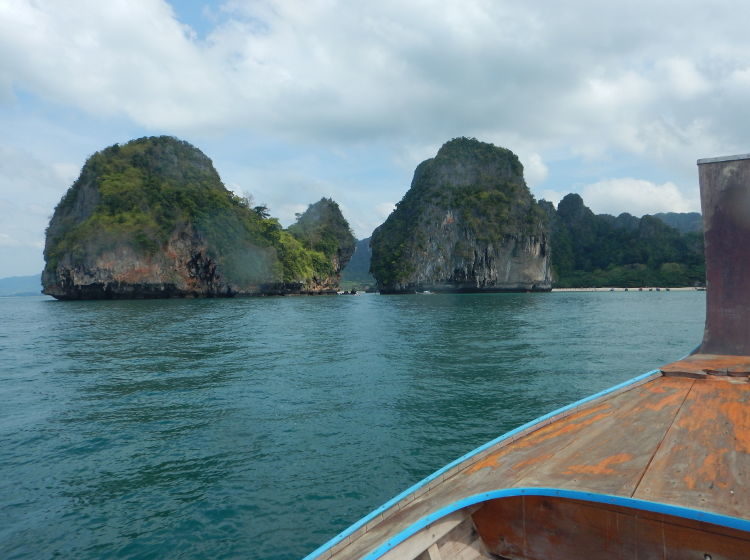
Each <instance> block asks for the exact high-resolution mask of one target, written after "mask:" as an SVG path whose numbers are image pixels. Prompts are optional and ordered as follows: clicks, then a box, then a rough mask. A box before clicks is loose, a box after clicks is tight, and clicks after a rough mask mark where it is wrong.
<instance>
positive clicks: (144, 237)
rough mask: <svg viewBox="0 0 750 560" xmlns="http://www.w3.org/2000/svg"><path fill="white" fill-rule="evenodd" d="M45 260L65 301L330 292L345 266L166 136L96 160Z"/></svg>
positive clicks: (52, 235)
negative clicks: (340, 267) (254, 204)
mask: <svg viewBox="0 0 750 560" xmlns="http://www.w3.org/2000/svg"><path fill="white" fill-rule="evenodd" d="M342 219H343V218H342ZM347 227H348V226H347ZM44 254H45V261H46V266H45V269H44V272H43V274H42V285H43V288H44V290H43V291H44V293H46V294H49V295H52V296H54V297H56V298H58V299H102V298H107V299H111V298H154V297H229V296H234V295H262V294H287V293H310V292H313V293H315V292H328V291H332V290H335V289H336V286H335V285H331V284H330V283H329V282H327V279H328V277H329V276H330V274H328V273H329V271H330V270H331V269H333V268H335V267H336V266H338V264H337V263H334V262H332V260H331V259H327V258H326V257H325V256H323V255H321V254H320V253H319V252H317V251H314V250H308V249H306V248H305V247H304V246H303V245H302V244H301V243H300V241H298V240H297V239H296V238H295V237H294V236H293V235H291V234H290V233H289V232H287V231H285V230H283V229H282V228H281V226H280V225H279V223H278V220H276V219H274V218H270V217H269V216H268V213H267V209H266V208H265V207H255V208H251V207H250V203H249V201H248V200H246V199H242V198H240V197H237V196H236V195H234V194H232V193H231V192H230V191H228V190H227V189H226V188H225V187H224V185H223V183H222V182H221V179H220V178H219V175H218V173H217V172H216V170H215V169H214V167H213V164H212V163H211V160H210V159H209V158H208V157H206V156H205V155H204V154H203V153H202V152H201V151H200V150H198V149H197V148H195V147H193V146H191V145H190V144H188V143H187V142H182V141H180V140H177V139H175V138H171V137H164V136H163V137H156V138H141V139H139V140H134V141H132V142H129V143H127V144H125V145H123V146H119V145H115V146H111V147H109V148H107V149H105V150H102V151H101V152H98V153H96V154H94V155H93V156H91V157H90V158H89V159H88V161H87V162H86V164H85V165H84V167H83V170H82V171H81V175H80V176H79V178H78V180H77V181H76V182H75V183H74V184H73V185H72V186H71V188H70V189H69V190H68V192H67V193H66V194H65V196H64V197H63V199H62V200H61V201H60V203H59V204H58V206H57V208H56V209H55V212H54V215H53V217H52V219H51V221H50V225H49V227H48V229H47V239H46V244H45V251H44Z"/></svg>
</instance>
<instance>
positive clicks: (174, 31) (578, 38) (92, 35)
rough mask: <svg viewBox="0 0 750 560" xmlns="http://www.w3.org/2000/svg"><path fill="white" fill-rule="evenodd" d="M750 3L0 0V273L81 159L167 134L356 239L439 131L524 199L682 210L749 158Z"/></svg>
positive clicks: (24, 255) (23, 264)
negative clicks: (490, 166)
mask: <svg viewBox="0 0 750 560" xmlns="http://www.w3.org/2000/svg"><path fill="white" fill-rule="evenodd" d="M748 21H750V3H748V2H740V1H722V0H713V1H711V2H693V1H690V0H683V1H680V2H677V1H669V0H664V1H660V2H653V1H649V2H645V1H641V0H628V2H601V1H598V0H597V1H593V0H568V1H566V2H558V1H549V0H537V1H535V2H509V1H505V0H430V1H425V0H410V1H409V2H404V1H403V0H378V1H377V2H373V1H370V0H367V1H366V0H346V1H344V0H340V1H339V0H283V1H277V0H228V1H221V0H215V1H208V0H171V1H169V2H168V1H166V0H107V1H106V2H102V1H101V0H66V1H65V2H60V1H59V0H0V131H1V132H0V277H7V276H17V275H30V274H37V273H39V272H40V271H41V270H42V268H43V266H44V262H43V257H42V250H43V246H44V230H45V228H46V226H47V224H48V223H49V219H50V217H51V215H52V212H53V211H54V208H55V205H56V204H57V203H58V202H59V200H60V198H61V197H62V195H63V194H64V193H65V191H66V190H67V189H68V187H70V185H71V184H72V183H73V181H74V180H75V178H76V177H77V176H78V173H79V172H80V169H81V167H82V165H83V164H84V162H85V161H86V158H87V157H89V156H90V155H92V154H93V153H95V152H97V151H99V150H101V149H103V148H105V147H107V146H110V145H112V144H115V143H119V144H123V143H125V142H127V141H128V140H131V139H134V138H140V137H142V136H154V135H162V134H167V135H171V136H175V137H178V138H181V139H183V140H187V141H188V142H190V143H191V144H193V145H194V146H196V147H197V148H199V149H200V150H202V151H203V152H204V153H205V154H206V155H207V156H209V157H210V158H211V159H212V160H213V163H214V166H215V167H216V169H217V171H218V172H219V175H220V176H221V178H222V180H223V181H224V184H225V185H226V186H227V188H229V189H231V190H233V191H234V192H236V193H237V194H240V195H248V194H249V195H252V197H253V200H254V201H255V202H256V203H258V204H265V205H267V206H268V207H269V209H270V212H271V215H273V216H276V217H278V218H279V219H280V220H281V223H282V224H283V225H285V226H286V225H289V224H290V223H292V222H293V220H294V214H295V212H300V211H303V210H304V209H305V208H306V207H307V205H308V204H311V203H313V202H315V201H317V200H319V199H320V198H321V197H331V198H333V199H334V200H336V201H337V202H338V203H339V205H340V206H341V208H342V211H343V213H344V216H345V217H346V218H347V220H348V221H349V223H350V224H351V226H352V229H353V230H354V233H355V235H356V236H357V237H358V238H364V237H368V236H369V235H370V234H371V232H372V230H373V229H374V228H375V227H377V226H378V225H380V224H381V223H382V222H383V221H384V220H385V218H386V217H387V216H388V214H389V213H390V212H391V210H392V209H393V207H394V204H395V203H396V202H398V201H399V200H400V199H401V198H402V197H403V195H404V194H405V192H406V191H407V189H408V188H409V185H410V183H411V179H412V175H413V172H414V168H415V167H416V166H417V164H419V163H420V162H421V161H423V160H425V159H427V158H430V157H433V156H434V155H435V153H436V152H437V150H438V149H439V147H440V146H441V145H442V144H443V143H445V142H446V141H448V140H450V139H451V138H455V137H459V136H468V137H475V138H478V139H479V140H483V141H486V142H492V143H493V144H496V145H498V146H503V147H505V148H508V149H510V150H512V151H513V152H515V153H516V154H517V155H518V156H519V158H520V160H521V162H522V163H523V165H524V174H525V178H526V182H527V184H528V185H529V187H530V189H531V191H532V193H533V194H534V195H535V196H536V197H537V198H544V199H546V200H550V201H552V202H554V203H557V202H558V201H559V200H560V198H562V197H563V196H564V195H565V194H567V193H569V192H577V193H580V194H581V196H582V197H583V199H584V201H585V203H586V204H587V205H588V206H589V207H591V208H592V210H594V211H595V212H597V213H610V214H619V213H621V212H629V213H631V214H634V215H637V216H641V215H643V214H646V213H654V212H664V211H674V212H688V211H698V210H699V197H698V183H697V170H696V166H695V162H696V160H697V159H699V158H704V157H714V156H719V155H732V154H741V153H746V152H750V111H749V110H748V107H747V103H748V100H749V99H750V34H749V33H747V22H748Z"/></svg>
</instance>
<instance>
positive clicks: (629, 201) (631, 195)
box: [581, 178, 700, 216]
mask: <svg viewBox="0 0 750 560" xmlns="http://www.w3.org/2000/svg"><path fill="white" fill-rule="evenodd" d="M581 196H582V197H583V200H584V203H585V204H586V205H587V206H588V207H589V208H591V210H593V211H594V213H596V214H613V215H617V214H620V213H622V212H628V213H630V214H633V215H634V216H642V215H644V214H654V213H657V212H699V211H700V201H699V200H698V198H697V197H686V196H685V195H683V194H682V192H680V190H679V189H678V188H677V186H676V185H675V184H674V183H671V182H667V183H662V184H660V185H657V184H655V183H652V182H650V181H644V180H642V179H632V178H621V179H608V180H605V181H599V182H597V183H593V184H591V185H586V186H585V187H583V189H582V190H581Z"/></svg>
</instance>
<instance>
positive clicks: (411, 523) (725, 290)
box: [305, 154, 750, 560]
mask: <svg viewBox="0 0 750 560" xmlns="http://www.w3.org/2000/svg"><path fill="white" fill-rule="evenodd" d="M698 166H699V175H700V187H701V204H702V207H703V219H704V232H705V233H704V235H705V248H706V278H707V294H706V325H705V331H704V336H703V342H702V343H701V345H700V346H699V347H698V349H697V350H696V351H695V353H693V354H692V355H690V356H687V357H686V358H684V359H682V360H679V361H677V362H674V363H671V364H668V365H666V366H663V367H661V368H659V369H655V370H653V371H650V372H648V373H645V374H643V375H640V376H638V377H636V378H634V379H631V380H630V381H627V382H625V383H622V384H620V385H617V386H615V387H612V388H611V389H608V390H606V391H603V392H601V393H599V394H596V395H593V396H591V397H588V398H586V399H583V400H581V401H579V402H576V403H573V404H571V405H569V406H566V407H564V408H562V409H560V410H557V411H555V412H552V413H550V414H547V415H545V416H542V417H541V418H538V419H537V420H534V421H533V422H529V423H528V424H525V425H523V426H521V427H519V428H517V429H515V430H513V431H511V432H509V433H507V434H505V435H503V436H501V437H499V438H497V439H495V440H493V441H491V442H489V443H487V444H486V445H483V446H482V447H480V448H478V449H476V450H474V451H472V452H471V453H468V454H467V455H465V456H463V457H461V458H459V459H458V460H456V461H454V462H453V463H451V464H449V465H447V466H446V467H444V468H442V469H440V470H439V471H437V472H436V473H434V474H433V475H431V476H429V477H428V478H426V479H425V480H423V481H421V482H419V483H418V484H416V485H415V486H413V487H412V488H410V489H408V490H406V491H405V492H403V493H402V494H400V495H398V496H396V497H395V498H393V499H392V500H391V501H389V502H388V503H386V504H384V505H383V506H381V507H380V508H378V509H377V510H375V511H373V512H372V513H370V514H369V515H368V516H366V517H365V518H363V519H361V520H360V521H359V522H357V523H355V524H354V525H352V526H351V527H350V528H349V529H347V530H345V531H344V532H342V533H341V534H339V535H338V536H336V537H335V538H333V539H331V540H330V541H329V542H328V543H326V544H325V545H323V546H321V547H320V548H319V549H317V550H315V551H314V552H312V553H311V554H310V555H308V556H307V557H306V559H305V560H313V559H317V560H327V559H329V558H333V559H355V558H357V559H359V558H364V559H368V560H374V559H376V558H383V559H388V560H393V559H404V560H410V559H417V560H441V559H446V560H447V559H449V558H451V559H452V558H457V559H462V560H473V559H479V558H495V559H498V558H499V559H512V560H555V559H557V560H572V559H576V560H579V559H594V558H606V559H612V560H619V559H623V560H625V559H628V560H631V559H638V560H643V559H652V558H653V559H663V560H667V559H669V560H672V559H686V560H687V559H691V560H719V559H722V560H727V559H731V560H748V559H750V154H748V155H742V156H731V157H724V158H712V159H703V160H699V161H698Z"/></svg>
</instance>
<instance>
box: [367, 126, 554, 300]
mask: <svg viewBox="0 0 750 560" xmlns="http://www.w3.org/2000/svg"><path fill="white" fill-rule="evenodd" d="M547 224H548V216H547V214H546V212H545V211H544V210H543V209H542V208H541V207H540V206H539V205H538V204H537V203H536V201H535V200H534V198H533V197H532V196H531V193H530V192H529V190H528V188H527V186H526V183H525V182H524V179H523V167H522V166H521V163H520V162H519V161H518V158H517V157H516V156H515V154H513V153H512V152H510V151H509V150H505V149H503V148H498V147H496V146H493V145H492V144H487V143H484V142H479V141H478V140H475V139H468V138H457V139H454V140H451V141H450V142H447V143H446V144H445V145H443V147H442V148H440V150H439V151H438V153H437V156H436V157H435V158H433V159H429V160H427V161H424V162H422V163H421V164H420V165H419V166H418V167H417V169H416V171H415V172H414V179H413V181H412V184H411V188H410V189H409V191H408V192H407V193H406V195H405V196H404V198H403V199H402V200H401V202H400V203H399V204H398V205H397V207H396V210H394V211H393V213H392V214H391V215H390V216H389V217H388V219H387V220H386V222H385V223H384V224H383V225H381V226H380V227H379V228H377V229H376V230H375V232H374V233H373V236H372V241H371V245H372V264H371V270H372V273H373V275H374V276H375V278H376V280H377V282H378V287H379V289H380V291H381V292H385V293H389V292H392V293H398V292H413V291H419V290H430V291H472V292H474V291H528V290H531V291H546V290H549V289H551V276H550V264H549V257H550V250H549V241H548V225H547Z"/></svg>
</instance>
